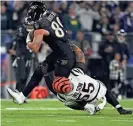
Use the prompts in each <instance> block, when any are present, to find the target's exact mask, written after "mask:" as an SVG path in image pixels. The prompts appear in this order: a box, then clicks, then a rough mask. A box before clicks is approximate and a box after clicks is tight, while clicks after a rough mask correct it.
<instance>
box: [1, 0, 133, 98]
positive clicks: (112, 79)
mask: <svg viewBox="0 0 133 126" xmlns="http://www.w3.org/2000/svg"><path fill="white" fill-rule="evenodd" d="M45 3H46V6H47V8H48V9H50V10H53V11H55V12H56V13H58V14H59V17H60V19H61V21H62V23H63V25H64V27H65V28H66V30H67V31H68V34H69V36H70V39H71V41H72V42H73V43H75V44H76V45H78V46H79V47H80V48H81V49H82V50H83V51H84V53H85V56H86V62H87V64H86V72H87V74H89V75H91V76H92V77H94V78H97V79H100V80H101V81H103V83H105V84H106V85H107V87H108V88H110V89H111V90H112V91H113V92H114V94H115V95H116V96H117V97H118V98H120V99H121V98H133V2H132V1H77V2H76V1H63V2H62V1H49V2H45ZM29 4H30V2H29V1H15V0H14V1H9V0H6V1H2V2H1V49H0V50H1V98H9V95H8V93H7V92H6V87H11V88H13V89H15V87H16V79H18V78H19V79H20V80H19V81H20V83H21V84H23V83H24V82H25V79H26V80H27V79H28V78H29V77H30V75H31V74H32V72H33V70H34V69H35V67H36V64H37V63H38V62H41V61H43V60H44V59H45V57H46V55H47V54H48V53H49V52H50V51H51V50H50V49H49V47H48V46H47V45H46V44H44V45H43V49H42V50H41V51H40V52H39V53H38V54H37V55H35V54H32V53H30V55H28V56H27V54H23V53H21V52H20V53H21V55H20V57H17V58H20V59H21V61H20V62H21V63H18V65H20V66H21V67H19V66H14V67H13V66H12V63H13V61H14V59H15V58H16V49H15V48H14V47H13V40H14V37H15V35H16V32H17V28H18V27H19V26H20V25H22V23H23V22H24V16H25V15H26V9H27V7H28V5H29ZM121 29H123V30H121ZM118 31H119V32H118ZM22 50H23V48H22ZM116 53H117V54H116ZM114 56H115V58H116V59H117V58H118V57H119V56H120V61H119V62H118V64H117V65H116V66H115V64H113V60H114ZM24 57H27V59H28V61H29V63H30V67H29V69H30V70H28V71H30V72H28V73H27V68H26V64H25V62H24ZM113 67H114V68H115V69H113ZM16 69H17V70H16ZM15 71H17V72H18V73H19V74H18V73H17V72H15ZM15 75H16V76H15ZM16 77H17V78H16ZM42 86H43V87H45V81H44V80H42V82H41V83H40V87H36V88H37V90H36V89H35V90H34V91H33V93H32V94H31V95H30V97H31V98H53V97H54V96H53V95H52V94H51V92H49V91H48V90H47V88H42ZM23 87H24V86H23V85H18V87H17V88H18V89H20V90H21V89H22V88H23ZM38 90H41V93H39V94H38Z"/></svg>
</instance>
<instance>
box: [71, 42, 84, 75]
mask: <svg viewBox="0 0 133 126" xmlns="http://www.w3.org/2000/svg"><path fill="white" fill-rule="evenodd" d="M71 47H72V49H73V51H74V53H75V55H76V65H75V68H80V69H82V70H83V72H85V56H84V53H83V51H82V50H81V49H80V48H79V47H78V46H76V45H75V44H71Z"/></svg>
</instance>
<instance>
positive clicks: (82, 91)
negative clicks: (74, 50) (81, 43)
mask: <svg viewBox="0 0 133 126" xmlns="http://www.w3.org/2000/svg"><path fill="white" fill-rule="evenodd" d="M68 78H69V79H70V81H71V82H72V84H73V90H72V91H71V92H70V93H68V94H65V96H64V95H62V96H63V97H65V99H66V100H74V101H75V100H76V101H83V100H84V101H87V102H92V101H94V100H95V99H96V98H97V97H102V96H105V94H106V88H105V89H104V90H101V89H100V88H101V82H100V81H98V80H95V79H93V78H91V77H89V76H88V75H85V74H84V73H83V71H82V70H81V69H79V68H74V69H72V71H71V73H70V75H69V77H68ZM102 88H103V86H102ZM99 92H101V93H102V95H100V94H99Z"/></svg>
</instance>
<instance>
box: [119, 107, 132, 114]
mask: <svg viewBox="0 0 133 126" xmlns="http://www.w3.org/2000/svg"><path fill="white" fill-rule="evenodd" d="M118 112H119V113H120V114H121V115H127V114H132V111H131V110H126V109H123V108H119V109H118Z"/></svg>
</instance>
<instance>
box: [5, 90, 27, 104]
mask: <svg viewBox="0 0 133 126" xmlns="http://www.w3.org/2000/svg"><path fill="white" fill-rule="evenodd" d="M7 91H8V93H9V94H10V96H11V97H12V98H13V101H14V103H16V104H23V103H24V102H25V100H26V97H25V96H24V95H23V93H22V92H16V91H13V90H11V89H10V88H7Z"/></svg>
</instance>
